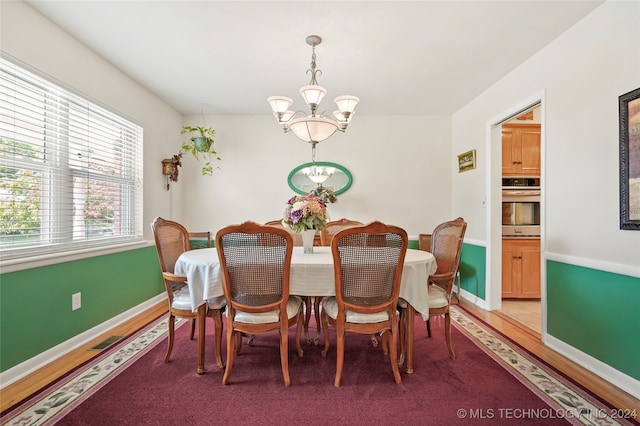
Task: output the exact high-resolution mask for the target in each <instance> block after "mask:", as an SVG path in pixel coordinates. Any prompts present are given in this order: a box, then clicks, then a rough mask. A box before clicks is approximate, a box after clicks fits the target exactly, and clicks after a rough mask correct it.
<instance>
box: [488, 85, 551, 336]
mask: <svg viewBox="0 0 640 426" xmlns="http://www.w3.org/2000/svg"><path fill="white" fill-rule="evenodd" d="M518 118H520V119H518ZM513 122H519V123H523V124H525V123H528V124H529V125H532V124H534V123H538V124H539V125H540V173H539V177H540V187H541V188H540V201H541V209H540V210H541V211H540V238H539V240H538V242H539V249H538V250H539V253H538V254H537V255H536V257H535V258H536V259H538V260H539V266H537V269H538V270H539V273H540V275H539V276H540V279H539V281H540V283H539V287H540V295H539V299H538V297H536V296H533V297H532V296H531V295H530V294H529V295H526V294H522V295H520V296H521V297H523V298H522V299H521V298H518V297H512V296H506V297H505V298H504V299H503V291H502V290H503V289H502V274H503V269H502V268H503V258H502V257H503V241H502V223H503V217H502V178H503V175H502V162H503V158H502V143H503V142H502V126H503V124H507V123H509V125H510V126H513ZM487 125H488V136H489V138H488V140H487V143H488V144H489V147H488V148H489V156H490V162H491V165H492V166H491V167H490V172H489V176H488V185H489V199H490V200H491V201H490V203H489V206H490V207H491V208H490V211H489V212H488V215H487V226H488V238H487V269H488V271H487V292H486V295H487V299H486V302H487V308H488V309H489V310H495V311H496V313H497V314H498V315H500V316H501V317H503V318H505V319H507V320H508V321H509V322H511V323H513V324H514V325H516V326H519V327H520V328H522V329H523V330H525V331H529V332H531V334H533V335H534V336H536V337H537V338H539V339H543V338H544V335H545V334H546V318H545V315H546V314H545V313H546V306H545V301H546V267H545V264H544V261H543V257H544V254H543V253H544V238H545V236H544V233H545V231H544V224H545V217H544V216H545V215H544V210H545V209H544V189H543V185H544V182H545V181H544V144H545V141H544V131H543V129H544V93H540V94H539V95H538V96H535V97H532V98H531V99H529V100H526V101H524V102H523V103H522V104H520V105H518V106H515V107H513V108H512V109H511V110H508V111H507V112H505V113H503V114H502V115H499V116H497V117H495V118H494V119H493V120H491V121H489V122H488V123H487ZM507 127H509V126H507ZM510 248H511V247H510ZM529 256H531V254H530V253H529ZM508 262H510V259H507V262H505V268H507V269H508V268H509V264H508Z"/></svg>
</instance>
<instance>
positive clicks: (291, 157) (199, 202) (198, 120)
mask: <svg viewBox="0 0 640 426" xmlns="http://www.w3.org/2000/svg"><path fill="white" fill-rule="evenodd" d="M184 123H185V124H191V125H202V124H204V125H205V126H207V127H213V128H214V129H216V137H215V141H216V142H215V144H216V147H217V148H216V149H217V151H218V153H219V154H220V156H221V157H222V161H221V162H220V163H219V165H220V167H221V170H216V171H215V172H214V175H213V176H211V177H207V176H205V177H203V176H200V167H201V164H198V163H196V162H195V160H194V159H193V157H187V158H184V160H183V167H182V169H181V172H180V182H179V183H178V184H177V185H176V186H184V188H188V190H185V191H184V203H185V206H188V207H186V208H185V213H184V220H185V223H188V224H189V226H191V227H193V228H198V229H208V230H211V231H212V232H215V231H217V230H218V229H219V228H221V227H223V226H226V225H229V224H233V223H239V222H241V221H244V220H253V221H257V222H266V221H269V220H275V219H280V218H281V217H282V213H283V211H284V207H285V203H286V202H287V200H288V199H289V198H291V197H292V196H293V195H295V193H294V192H293V191H292V190H291V189H290V188H289V186H288V184H287V176H288V175H289V173H290V172H291V170H293V169H294V168H295V167H297V166H299V165H300V164H303V163H307V162H310V161H311V145H309V144H307V143H305V142H302V141H301V140H299V139H298V138H296V137H295V136H294V135H293V134H292V133H288V134H284V133H283V132H282V129H281V127H280V126H279V125H278V124H277V123H276V121H275V119H274V118H273V116H272V115H271V113H270V110H269V105H268V104H267V103H266V102H265V113H264V115H260V116H205V117H204V118H203V117H200V116H193V117H186V118H185V122H184ZM450 135H451V119H450V117H449V116H406V115H403V116H391V115H389V116H364V115H356V116H355V117H354V118H353V121H352V122H351V124H350V126H349V129H348V130H347V132H346V133H344V134H343V133H336V134H334V135H333V136H332V137H331V138H329V139H328V140H326V141H324V142H321V143H319V144H318V145H317V148H316V161H330V162H334V163H338V164H340V165H342V166H345V167H346V168H347V169H348V170H349V171H350V172H351V174H352V175H353V185H352V186H351V188H350V189H349V190H348V191H346V192H345V193H344V194H342V195H340V196H339V200H338V203H336V204H332V205H330V206H329V208H328V210H329V214H330V217H331V218H332V219H340V218H342V217H348V218H350V219H354V220H359V221H361V222H364V223H367V222H370V221H372V220H381V221H383V222H388V223H393V224H395V225H398V226H401V227H403V228H404V229H405V230H406V231H407V233H408V234H409V235H413V236H417V235H418V234H419V233H422V232H430V231H431V230H433V228H434V227H435V226H436V225H437V224H438V223H440V222H443V221H445V220H448V219H450V218H451V178H450V176H451V168H452V167H453V164H454V162H453V160H452V159H451V158H450V154H449V153H450V152H451V136H450Z"/></svg>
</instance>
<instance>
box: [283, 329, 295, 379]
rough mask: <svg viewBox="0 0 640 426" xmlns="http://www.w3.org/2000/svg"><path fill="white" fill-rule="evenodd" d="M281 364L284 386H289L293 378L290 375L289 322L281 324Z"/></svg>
mask: <svg viewBox="0 0 640 426" xmlns="http://www.w3.org/2000/svg"><path fill="white" fill-rule="evenodd" d="M296 334H297V332H296ZM280 364H281V365H282V378H283V379H284V386H285V387H287V388H288V387H289V386H291V378H290V377H289V330H288V329H287V324H284V325H281V326H280Z"/></svg>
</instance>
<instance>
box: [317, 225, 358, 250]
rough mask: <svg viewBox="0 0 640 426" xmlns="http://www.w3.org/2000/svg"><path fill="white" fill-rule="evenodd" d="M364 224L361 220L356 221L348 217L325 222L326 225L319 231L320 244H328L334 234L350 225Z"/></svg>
mask: <svg viewBox="0 0 640 426" xmlns="http://www.w3.org/2000/svg"><path fill="white" fill-rule="evenodd" d="M360 225H364V223H362V222H358V221H357V220H350V219H345V218H342V219H339V220H333V221H331V222H327V226H325V228H324V229H323V230H322V231H321V232H320V244H321V245H323V246H330V245H331V239H332V238H333V236H334V235H335V234H337V233H338V232H340V231H342V230H343V229H345V228H350V227H352V226H360Z"/></svg>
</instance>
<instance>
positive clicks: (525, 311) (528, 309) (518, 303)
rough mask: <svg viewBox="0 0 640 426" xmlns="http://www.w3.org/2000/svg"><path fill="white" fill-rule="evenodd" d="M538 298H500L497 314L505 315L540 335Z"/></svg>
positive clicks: (540, 319) (540, 322) (540, 323)
mask: <svg viewBox="0 0 640 426" xmlns="http://www.w3.org/2000/svg"><path fill="white" fill-rule="evenodd" d="M541 309H542V308H541V307H540V300H509V299H503V300H502V308H501V309H500V310H499V311H496V313H497V314H498V315H506V316H507V317H510V318H512V319H514V320H516V321H517V322H519V323H521V324H522V325H523V326H525V327H528V328H530V329H531V330H533V331H535V332H536V333H538V335H540V333H542V318H541Z"/></svg>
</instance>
